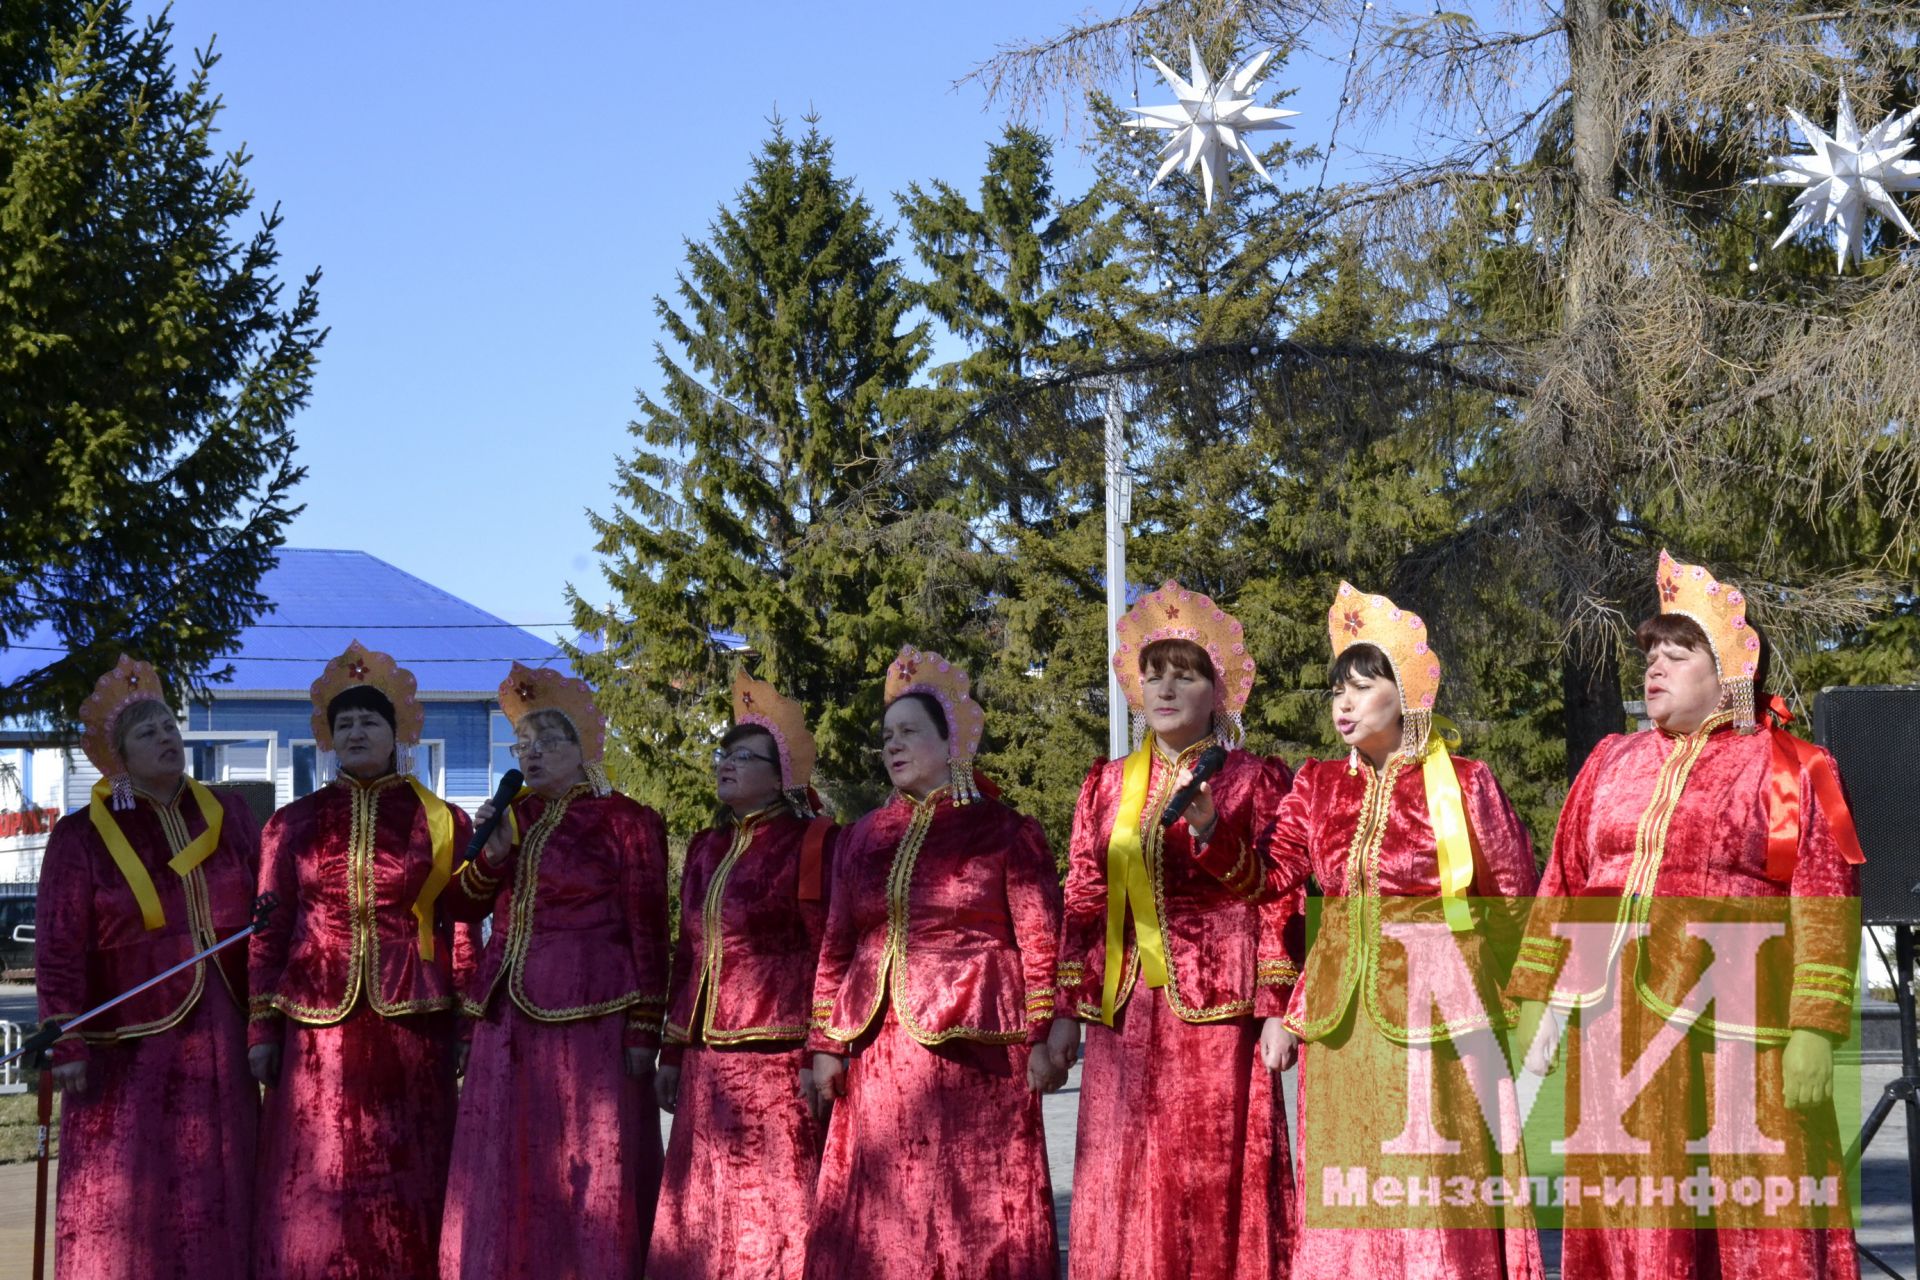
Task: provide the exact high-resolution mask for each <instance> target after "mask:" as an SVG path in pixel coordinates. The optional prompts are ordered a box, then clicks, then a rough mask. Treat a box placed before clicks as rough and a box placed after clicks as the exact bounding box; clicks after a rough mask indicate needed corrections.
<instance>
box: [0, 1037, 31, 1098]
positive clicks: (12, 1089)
mask: <svg viewBox="0 0 1920 1280" xmlns="http://www.w3.org/2000/svg"><path fill="white" fill-rule="evenodd" d="M25 1035H26V1029H25V1028H23V1027H22V1026H21V1025H20V1024H19V1023H17V1022H0V1058H3V1057H5V1056H6V1055H7V1054H10V1053H12V1052H13V1051H14V1050H15V1049H18V1048H19V1047H20V1042H21V1040H22V1039H23V1038H24V1037H25ZM22 1061H23V1059H20V1058H15V1059H14V1060H13V1061H12V1062H9V1063H7V1064H5V1065H4V1066H0V1093H25V1092H26V1091H27V1081H26V1077H25V1076H23V1075H22V1074H21V1073H20V1067H21V1063H22Z"/></svg>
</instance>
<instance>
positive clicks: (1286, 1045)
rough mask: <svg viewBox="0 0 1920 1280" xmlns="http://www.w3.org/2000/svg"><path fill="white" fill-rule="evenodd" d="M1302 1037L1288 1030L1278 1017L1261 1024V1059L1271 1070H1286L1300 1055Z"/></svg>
mask: <svg viewBox="0 0 1920 1280" xmlns="http://www.w3.org/2000/svg"><path fill="white" fill-rule="evenodd" d="M1299 1052H1300V1037H1299V1036H1296V1035H1294V1034H1293V1032H1291V1031H1289V1030H1287V1028H1286V1024H1285V1023H1283V1022H1281V1021H1280V1019H1278V1018H1267V1019H1266V1020H1264V1021H1263V1022H1261V1024H1260V1061H1261V1062H1262V1063H1264V1064H1265V1065H1266V1068H1267V1070H1269V1071H1286V1070H1288V1069H1289V1068H1291V1067H1292V1066H1293V1063H1294V1059H1295V1058H1296V1057H1297V1056H1299Z"/></svg>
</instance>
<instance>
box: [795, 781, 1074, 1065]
mask: <svg viewBox="0 0 1920 1280" xmlns="http://www.w3.org/2000/svg"><path fill="white" fill-rule="evenodd" d="M1059 942H1060V887H1059V884H1058V882H1057V881H1056V878H1055V873H1054V867H1053V857H1052V855H1050V854H1049V853H1048V852H1047V838H1046V836H1045V835H1043V834H1042V833H1041V831H1040V824H1039V823H1037V822H1035V821H1034V820H1033V819H1032V818H1026V817H1022V816H1021V815H1020V814H1018V813H1015V812H1014V811H1013V810H1012V809H1009V808H1008V807H1007V806H1005V805H1003V804H1001V803H1000V802H999V801H997V800H992V799H985V798H982V799H980V800H976V801H974V802H972V803H970V804H964V805H956V804H954V803H953V801H952V799H951V797H950V796H949V795H948V793H947V789H946V788H944V787H942V788H941V789H940V790H938V791H936V792H934V793H933V795H931V796H929V797H928V798H927V799H926V800H924V801H916V800H914V799H912V798H911V797H909V796H906V795H902V794H899V793H895V795H894V796H893V798H892V799H890V800H889V801H888V802H887V803H886V804H885V805H883V806H881V807H880V808H878V809H876V810H874V811H873V812H872V813H869V814H868V815H867V816H866V817H864V818H862V819H860V821H858V822H856V823H855V824H854V825H853V826H852V828H851V829H849V830H848V832H847V834H846V837H845V838H844V839H843V840H842V841H841V844H840V849H839V854H838V857H837V858H836V860H835V866H834V877H833V893H832V901H831V903H830V906H829V909H828V912H827V933H826V938H825V940H824V941H823V942H822V944H821V947H820V963H819V968H818V969H817V971H816V972H815V975H814V981H813V1034H812V1035H811V1036H810V1037H808V1045H809V1047H810V1048H812V1049H813V1050H814V1051H815V1052H817V1053H846V1052H847V1047H848V1045H849V1044H851V1043H852V1042H853V1041H855V1040H857V1039H859V1038H860V1036H861V1034H862V1033H863V1032H865V1031H866V1030H867V1028H868V1027H870V1026H872V1025H874V1020H875V1019H876V1018H877V1017H879V1016H880V1004H881V1001H882V1000H888V1001H890V1002H891V1005H892V1009H893V1013H894V1016H895V1017H896V1018H898V1019H899V1021H900V1025H901V1027H902V1028H903V1029H904V1030H905V1031H906V1032H907V1034H908V1035H910V1036H912V1037H913V1038H914V1039H915V1040H918V1041H919V1042H920V1043H921V1044H927V1045H932V1044H939V1043H941V1042H942V1041H945V1040H976V1041H980V1042H982V1043H986V1044H1014V1043H1018V1042H1020V1041H1027V1042H1029V1043H1039V1042H1040V1041H1042V1040H1044V1039H1045V1038H1046V1034H1047V1024H1048V1023H1049V1022H1050V1021H1051V1020H1052V1018H1053V1006H1054V991H1053V981H1052V979H1053V967H1054V957H1055V954H1056V952H1057V950H1058V947H1059Z"/></svg>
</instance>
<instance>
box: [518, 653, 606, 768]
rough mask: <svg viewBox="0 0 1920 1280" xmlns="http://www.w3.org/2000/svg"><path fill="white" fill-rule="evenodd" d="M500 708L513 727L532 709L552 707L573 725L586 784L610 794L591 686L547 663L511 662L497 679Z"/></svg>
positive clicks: (602, 729) (602, 726)
mask: <svg viewBox="0 0 1920 1280" xmlns="http://www.w3.org/2000/svg"><path fill="white" fill-rule="evenodd" d="M500 710H501V711H503V712H505V713H506V717H507V719H508V720H510V721H512V722H513V726H514V728H516V729H518V728H519V727H520V721H521V720H522V719H523V718H525V717H527V716H530V715H532V714H533V713H534V712H536V711H554V712H558V713H559V714H560V715H561V716H563V717H565V718H566V722H567V723H568V724H570V725H572V726H573V736H574V737H575V738H577V739H579V741H580V767H581V770H582V771H583V772H584V773H585V774H586V775H587V785H588V786H590V787H592V788H593V794H595V795H597V796H605V795H611V794H612V793H613V783H612V782H611V781H609V780H608V778H607V766H606V763H605V761H606V756H607V718H606V717H605V716H603V715H601V714H600V707H599V704H597V703H596V702H595V701H594V700H593V687H592V686H591V685H589V684H588V683H587V682H586V681H585V680H577V679H575V678H574V677H572V676H569V675H566V674H564V673H562V672H559V671H555V670H554V669H553V668H551V667H542V668H539V669H537V670H536V669H535V668H533V667H526V666H522V665H520V664H519V663H518V662H516V663H514V664H513V668H512V670H510V671H508V672H507V678H506V679H505V680H502V681H501V682H500Z"/></svg>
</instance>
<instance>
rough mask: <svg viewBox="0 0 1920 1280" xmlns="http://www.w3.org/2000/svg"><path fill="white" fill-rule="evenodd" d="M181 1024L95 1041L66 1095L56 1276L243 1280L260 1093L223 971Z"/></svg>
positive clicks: (241, 1018)
mask: <svg viewBox="0 0 1920 1280" xmlns="http://www.w3.org/2000/svg"><path fill="white" fill-rule="evenodd" d="M208 981H209V986H210V989H209V990H206V991H204V992H203V993H202V994H201V997H200V1000H199V1002H198V1003H196V1004H195V1005H194V1007H193V1009H192V1011H191V1012H189V1013H188V1014H187V1016H186V1017H185V1018H184V1019H182V1020H181V1022H180V1024H179V1025H178V1026H175V1027H174V1028H173V1029H172V1030H170V1031H162V1032H160V1033H158V1034H156V1035H150V1036H140V1037H138V1038H136V1039H133V1040H128V1041H125V1042H123V1043H121V1044H117V1045H94V1046H93V1047H92V1056H91V1057H90V1058H89V1060H88V1062H87V1091H86V1092H85V1093H79V1094H73V1093H69V1094H65V1095H63V1097H62V1099H61V1103H60V1187H59V1195H58V1200H57V1205H58V1207H57V1209H56V1211H55V1219H54V1231H55V1245H54V1264H53V1270H54V1275H55V1276H57V1277H58V1278H59V1280H154V1278H155V1277H169V1276H172V1277H179V1280H189V1278H190V1277H191V1280H209V1278H210V1280H223V1278H231V1280H245V1277H246V1276H247V1274H248V1272H247V1237H248V1233H249V1232H250V1231H251V1230H252V1227H253V1152H254V1130H255V1126H256V1124H257V1120H258V1114H259V1090H258V1088H257V1087H256V1086H255V1085H254V1083H253V1077H252V1076H251V1075H249V1074H248V1072H247V1020H246V1016H245V1015H244V1014H242V1013H241V1012H240V1009H239V1008H238V1006H236V1005H235V1004H234V1002H233V998H232V997H231V996H230V995H228V994H227V992H226V990H225V989H224V988H223V987H221V986H220V985H219V984H220V979H219V978H218V977H217V976H215V975H213V974H209V975H208Z"/></svg>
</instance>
